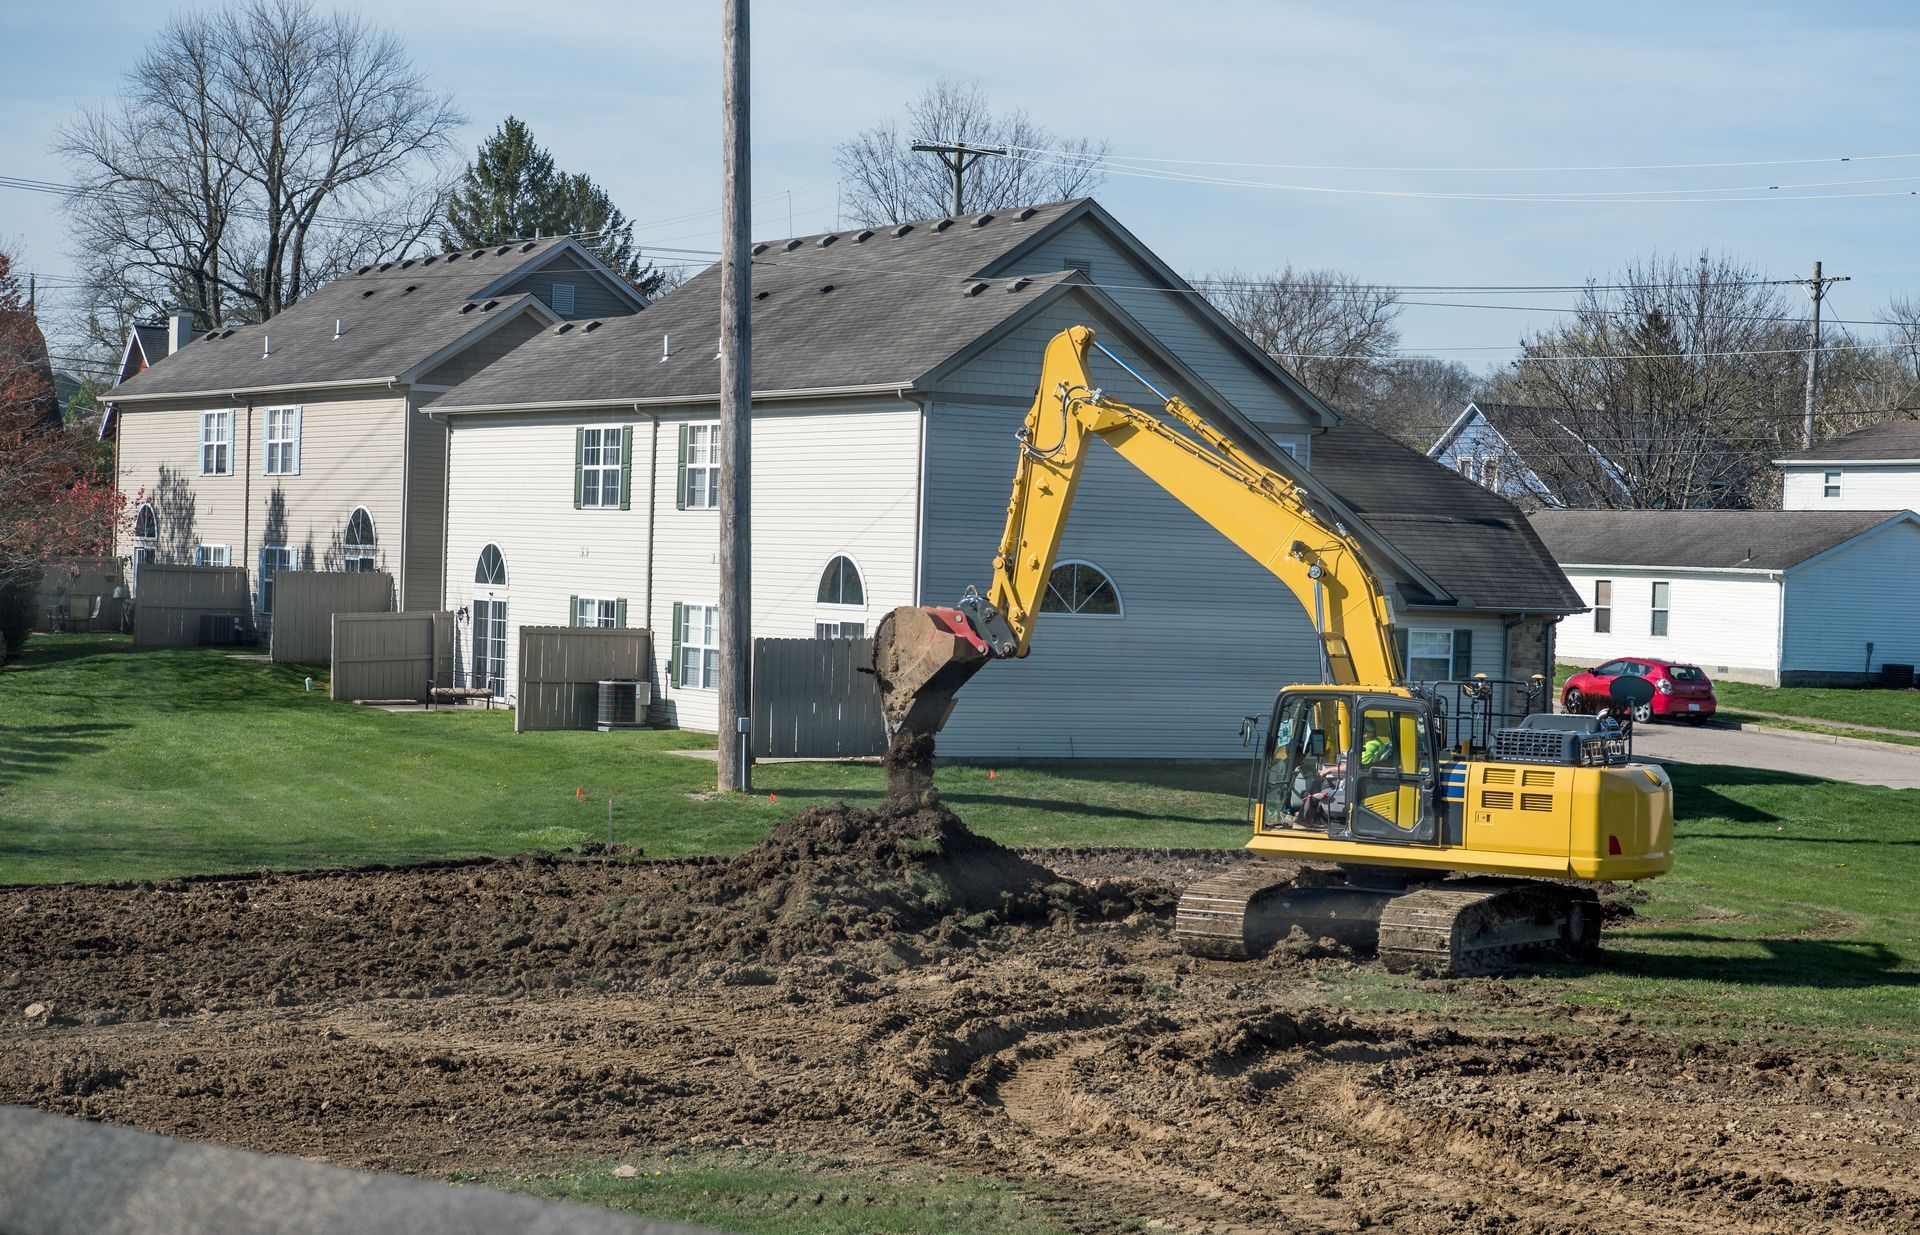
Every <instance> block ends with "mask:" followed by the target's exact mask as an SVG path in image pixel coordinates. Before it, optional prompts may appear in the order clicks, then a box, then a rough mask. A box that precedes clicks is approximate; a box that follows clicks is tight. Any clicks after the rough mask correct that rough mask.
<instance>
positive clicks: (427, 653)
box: [333, 610, 457, 703]
mask: <svg viewBox="0 0 1920 1235" xmlns="http://www.w3.org/2000/svg"><path fill="white" fill-rule="evenodd" d="M456 630H457V628H456V627H455V625H454V619H453V614H451V613H448V612H446V611H445V610H441V611H438V612H422V613H336V614H334V615H333V697H334V698H335V699H344V700H348V701H352V700H355V699H417V700H419V701H420V702H422V703H425V702H426V701H427V691H428V689H429V686H430V683H433V682H440V683H447V682H451V681H452V680H453V644H454V635H455V633H456Z"/></svg>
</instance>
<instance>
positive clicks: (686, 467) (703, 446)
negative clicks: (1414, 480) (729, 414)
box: [680, 424, 720, 510]
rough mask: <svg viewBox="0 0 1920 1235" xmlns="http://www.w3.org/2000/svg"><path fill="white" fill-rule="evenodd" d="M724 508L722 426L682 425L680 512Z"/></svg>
mask: <svg viewBox="0 0 1920 1235" xmlns="http://www.w3.org/2000/svg"><path fill="white" fill-rule="evenodd" d="M719 505H720V426H719V425H717V424H706V425H681V426H680V509H682V510H713V509H714V508H716V507H718V506H719Z"/></svg>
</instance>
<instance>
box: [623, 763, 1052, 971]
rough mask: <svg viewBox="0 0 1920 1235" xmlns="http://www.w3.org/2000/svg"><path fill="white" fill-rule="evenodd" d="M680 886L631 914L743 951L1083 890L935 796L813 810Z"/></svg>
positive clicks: (807, 945)
mask: <svg viewBox="0 0 1920 1235" xmlns="http://www.w3.org/2000/svg"><path fill="white" fill-rule="evenodd" d="M677 890H678V891H679V892H681V893H682V894H681V895H679V896H676V897H673V898H670V899H668V900H665V901H662V902H658V903H655V904H654V905H652V906H650V907H648V908H647V909H644V910H642V911H640V913H639V915H638V917H637V919H636V920H635V922H634V926H635V927H636V928H637V929H638V930H639V931H640V932H641V933H642V934H643V935H644V936H646V937H647V938H649V939H650V940H651V941H652V942H653V943H654V944H655V946H656V947H658V948H660V949H662V950H663V951H666V952H670V953H671V954H676V955H678V956H680V957H685V958H706V959H726V960H736V961H742V962H754V961H777V960H784V959H786V958H788V957H792V956H796V955H800V954H802V953H813V952H823V951H828V950H831V949H833V948H836V947H838V946H839V945H841V944H844V943H848V942H860V941H870V940H893V939H896V938H897V937H900V936H916V935H924V934H927V933H928V932H933V933H934V934H935V935H936V936H937V937H940V938H942V939H944V940H945V941H948V942H951V941H952V936H953V934H954V932H955V931H957V930H959V929H961V927H962V926H963V925H964V926H966V927H975V928H978V927H985V926H990V925H993V924H996V923H999V922H1010V921H1023V920H1032V919H1035V918H1042V917H1045V916H1047V915H1049V914H1050V913H1052V912H1053V911H1054V910H1056V909H1060V908H1065V907H1067V906H1069V905H1072V904H1076V903H1078V901H1079V900H1080V899H1081V898H1082V889H1081V888H1080V885H1078V884H1076V883H1073V882H1071V881H1069V880H1066V879H1063V878H1062V877H1061V876H1060V875H1058V874H1056V873H1055V872H1053V871H1051V870H1049V869H1047V868H1046V867H1045V866H1042V865H1040V864H1039V863H1037V862H1032V861H1029V860H1028V859H1026V858H1023V857H1021V856H1020V855H1019V854H1017V853H1015V852H1014V851H1013V850H1011V849H1008V848H1006V847H1005V846H1002V845H1000V844H997V843H996V842H994V841H991V840H988V839H987V838H985V837H983V836H980V835H978V834H976V833H974V832H972V831H970V830H969V829H968V828H967V825H966V824H965V823H963V822H961V820H960V818H959V816H957V815H955V814H954V813H953V812H952V811H950V810H948V809H947V808H946V807H944V806H942V805H940V804H939V802H938V801H936V800H934V799H932V798H931V797H923V798H920V799H919V800H917V801H912V802H908V801H900V800H897V799H896V800H893V801H890V802H889V803H888V804H887V805H885V806H883V807H882V808H880V809H878V810H864V809H860V808H858V807H850V806H847V805H845V804H844V803H841V804H837V805H835V806H832V807H823V808H815V809H812V810H807V811H804V812H802V813H800V814H798V815H795V816H794V817H793V818H791V819H788V820H786V821H785V822H784V823H781V824H779V825H777V826H776V827H775V828H774V829H773V831H772V833H771V834H770V835H768V837H767V839H766V840H764V841H762V842H761V843H760V844H758V845H756V846H754V847H753V848H752V849H749V850H748V851H747V852H745V853H743V854H741V855H740V856H739V857H737V858H734V859H733V860H732V861H730V862H727V863H725V864H724V865H721V866H718V867H713V868H709V869H705V870H701V871H698V872H696V873H695V874H694V875H693V877H691V878H689V879H688V880H686V881H684V882H683V883H681V884H680V885H679V888H678V889H677ZM941 927H944V928H945V929H944V930H936V928H941ZM902 942H907V941H905V940H902ZM661 959H663V960H665V959H668V958H667V956H664V955H663V956H662V957H661Z"/></svg>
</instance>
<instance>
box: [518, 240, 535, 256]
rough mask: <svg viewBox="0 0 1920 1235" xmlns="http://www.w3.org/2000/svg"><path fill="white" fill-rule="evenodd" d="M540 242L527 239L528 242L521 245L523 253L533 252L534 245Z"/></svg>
mask: <svg viewBox="0 0 1920 1235" xmlns="http://www.w3.org/2000/svg"><path fill="white" fill-rule="evenodd" d="M539 243H540V242H539V241H538V240H529V241H527V242H526V243H525V244H523V245H521V246H520V251H521V252H522V253H529V252H532V250H533V246H534V245H536V244H539Z"/></svg>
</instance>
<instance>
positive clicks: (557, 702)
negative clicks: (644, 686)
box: [513, 626, 652, 733]
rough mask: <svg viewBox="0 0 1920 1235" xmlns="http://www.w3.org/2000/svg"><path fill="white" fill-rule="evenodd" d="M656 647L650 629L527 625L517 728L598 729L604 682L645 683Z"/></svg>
mask: <svg viewBox="0 0 1920 1235" xmlns="http://www.w3.org/2000/svg"><path fill="white" fill-rule="evenodd" d="M651 645H652V638H651V636H650V633H649V632H648V631H644V630H618V629H612V628H609V627H604V626H522V627H521V628H520V693H519V694H518V695H517V696H515V699H514V713H513V728H514V732H516V733H527V732H531V731H534V730H539V729H592V728H593V727H594V725H595V722H596V721H597V720H598V719H599V713H600V683H601V682H602V681H605V680H608V679H611V678H630V679H633V680H636V681H640V682H645V681H646V680H647V678H648V672H647V671H648V669H649V667H650V665H649V660H648V657H649V655H650V649H651Z"/></svg>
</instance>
